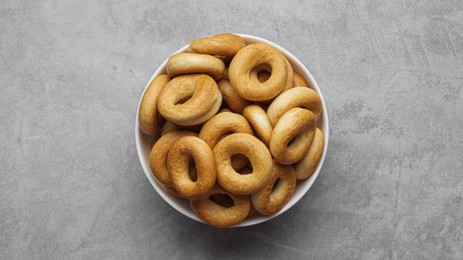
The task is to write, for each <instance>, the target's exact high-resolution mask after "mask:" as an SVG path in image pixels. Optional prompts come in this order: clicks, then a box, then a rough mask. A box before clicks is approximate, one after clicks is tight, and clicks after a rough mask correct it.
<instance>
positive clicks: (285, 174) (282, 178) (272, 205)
mask: <svg viewBox="0 0 463 260" xmlns="http://www.w3.org/2000/svg"><path fill="white" fill-rule="evenodd" d="M277 181H278V182H277ZM295 189H296V172H295V171H294V167H293V166H292V165H282V164H279V163H277V162H275V161H274V162H273V167H272V176H271V177H270V180H269V181H268V182H267V184H266V185H265V186H264V188H262V189H261V190H260V191H258V192H256V193H254V194H252V195H251V202H252V205H253V206H254V207H255V208H256V210H257V211H259V212H260V213H262V214H263V215H272V214H274V213H276V212H277V211H279V210H280V209H282V208H283V207H284V206H285V205H286V203H288V201H289V200H290V199H291V197H292V196H293V194H294V190H295Z"/></svg>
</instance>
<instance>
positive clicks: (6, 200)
mask: <svg viewBox="0 0 463 260" xmlns="http://www.w3.org/2000/svg"><path fill="white" fill-rule="evenodd" d="M219 32H239V33H246V34H253V35H256V36H260V37H263V38H267V39H269V40H271V41H274V42H276V43H278V44H280V45H282V46H283V47H285V48H286V49H288V50H289V51H290V52H292V53H293V54H295V55H296V56H297V57H299V59H300V60H301V61H302V62H303V63H304V64H305V65H306V66H307V67H308V68H309V69H310V70H311V72H312V73H313V75H314V77H315V78H316V80H317V81H318V83H319V85H320V88H321V90H322V92H323V94H324V97H325V99H326V103H327V105H328V111H329V116H330V120H331V121H330V126H331V132H330V145H329V149H328V154H327V158H326V161H325V165H324V167H323V169H322V171H321V173H320V175H319V178H318V179H317V181H316V182H315V184H314V186H313V187H312V189H311V190H310V191H309V192H308V194H307V195H306V196H305V197H304V198H303V199H302V200H301V201H300V203H298V204H297V205H296V206H295V207H294V208H292V209H291V210H290V211H289V212H287V213H285V214H283V215H281V216H279V217H277V218H275V219H274V220H272V221H270V222H267V223H264V224H261V225H257V226H253V227H248V228H240V229H216V228H212V227H208V226H206V225H203V224H200V223H197V222H194V221H192V220H190V219H188V218H186V217H184V216H183V215H181V214H180V213H178V212H177V211H175V210H174V209H172V208H171V207H170V206H169V205H168V204H167V203H165V202H164V201H163V200H162V199H161V197H160V196H158V195H157V193H156V192H155V190H154V189H153V188H152V187H151V185H150V183H149V182H148V181H147V179H146V177H145V175H144V173H143V170H142V168H141V166H140V163H139V161H138V157H137V153H136V149H135V138H134V122H135V114H136V108H137V105H138V101H139V98H140V96H141V94H142V92H143V89H144V87H145V85H146V83H147V81H148V80H149V78H150V77H151V75H152V73H153V72H154V70H155V68H156V67H157V66H158V65H160V63H161V62H162V61H163V60H164V59H166V58H167V57H168V56H169V54H170V53H172V52H173V51H175V50H177V49H178V48H180V47H181V46H183V45H185V44H186V43H188V42H189V41H191V40H193V39H195V38H198V37H201V36H205V35H210V34H215V33H219ZM0 42H1V45H0V147H1V149H0V258H1V259H462V258H463V163H462V158H463V97H462V87H463V2H462V1H459V0H447V1H434V0H429V1H428V0H423V1H417V0H393V1H382V0H374V1H371V0H361V1H354V0H331V1H321V0H320V1H279V2H277V1H274V2H272V3H270V2H268V1H245V0H242V1H227V2H225V1H215V0H209V1H147V0H144V1H18V0H2V2H1V5H0Z"/></svg>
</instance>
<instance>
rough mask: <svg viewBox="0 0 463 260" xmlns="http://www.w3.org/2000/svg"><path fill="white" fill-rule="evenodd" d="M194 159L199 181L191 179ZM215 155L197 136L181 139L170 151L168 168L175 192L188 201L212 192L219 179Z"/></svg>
mask: <svg viewBox="0 0 463 260" xmlns="http://www.w3.org/2000/svg"><path fill="white" fill-rule="evenodd" d="M191 157H193V159H194V162H195V165H196V170H197V172H196V173H197V179H196V180H195V181H193V180H192V179H191V177H190V159H191ZM214 163H215V160H214V154H213V152H212V150H211V148H210V147H209V145H207V144H206V143H205V142H204V141H203V140H201V139H199V138H198V137H195V136H184V137H182V138H179V139H178V140H177V141H175V143H174V144H173V145H172V147H171V148H170V150H169V154H168V156H167V168H168V169H169V173H170V175H171V176H172V182H173V184H174V187H175V190H176V191H177V192H178V193H179V194H180V195H182V197H184V198H187V199H200V198H203V197H205V196H206V195H207V194H208V193H209V192H211V191H212V189H213V188H214V185H215V180H216V177H217V171H216V169H215V167H211V165H214Z"/></svg>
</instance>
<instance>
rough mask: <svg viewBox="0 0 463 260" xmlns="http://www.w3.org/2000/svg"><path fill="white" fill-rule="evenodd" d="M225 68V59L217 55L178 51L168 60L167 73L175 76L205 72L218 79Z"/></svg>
mask: <svg viewBox="0 0 463 260" xmlns="http://www.w3.org/2000/svg"><path fill="white" fill-rule="evenodd" d="M224 69H225V64H224V63H223V61H222V60H221V59H219V58H217V57H214V56H212V55H207V54H197V53H176V54H174V55H172V56H170V58H169V59H168V60H167V64H166V71H167V74H168V75H169V76H170V77H171V78H173V77H175V76H178V75H182V74H196V73H205V74H208V75H209V76H211V77H212V78H214V79H215V80H218V79H220V78H222V76H223V72H224Z"/></svg>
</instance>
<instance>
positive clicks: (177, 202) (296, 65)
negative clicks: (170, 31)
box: [135, 34, 329, 227]
mask: <svg viewBox="0 0 463 260" xmlns="http://www.w3.org/2000/svg"><path fill="white" fill-rule="evenodd" d="M238 35H240V36H241V37H243V38H244V39H245V40H246V44H251V43H258V42H263V43H267V44H269V45H272V46H274V47H275V48H277V49H279V50H280V51H281V52H282V53H283V54H284V55H285V56H286V58H288V60H289V61H290V62H291V65H292V66H293V69H294V71H296V72H297V73H299V74H300V75H301V76H302V77H304V78H305V80H306V81H307V82H309V85H312V86H313V88H314V90H315V91H316V92H317V93H318V95H320V98H321V100H322V107H323V110H322V114H321V116H320V119H319V120H318V127H319V128H320V129H321V130H322V131H323V133H324V135H325V143H324V151H323V155H322V157H321V159H320V163H319V165H318V167H317V169H316V170H315V172H314V173H313V174H312V176H310V178H308V179H307V180H305V181H302V182H298V184H297V186H296V191H295V192H294V195H293V197H292V198H291V200H290V201H289V202H288V204H286V205H285V206H284V207H283V208H282V209H281V210H280V211H279V212H277V213H275V214H273V215H271V216H263V215H260V214H256V215H255V216H253V217H251V218H248V219H246V220H244V221H243V222H242V223H240V224H238V225H236V226H234V227H245V226H250V225H255V224H259V223H262V222H265V221H267V220H270V219H272V218H274V217H276V216H278V215H280V214H281V213H283V212H285V211H287V210H288V209H290V208H291V207H292V206H293V205H294V204H296V203H297V202H298V201H299V200H300V199H301V198H302V197H303V196H304V194H306V193H307V191H308V190H309V189H310V187H311V186H312V184H313V183H314V181H315V179H316V178H317V176H318V174H319V173H320V169H321V168H322V165H323V161H324V160H325V155H326V151H327V149H328V137H329V124H328V114H327V110H326V105H325V101H324V99H323V95H322V93H321V91H320V89H319V87H318V85H317V83H316V82H315V80H314V78H313V77H312V75H311V74H310V72H309V70H307V68H306V67H305V66H304V65H303V64H302V63H301V62H300V61H299V60H298V59H297V58H296V57H294V55H292V54H291V53H289V52H288V51H287V50H285V49H284V48H282V47H281V46H279V45H277V44H275V43H273V42H270V41H268V40H265V39H262V38H259V37H256V36H252V35H246V34H238ZM187 48H188V45H186V46H184V47H183V48H181V49H180V50H178V51H177V52H185V51H186V50H187ZM166 63H167V60H165V61H164V62H163V63H162V64H161V65H160V66H159V68H158V69H157V70H156V71H155V72H154V74H153V76H151V79H150V80H149V81H148V83H147V85H146V87H145V91H146V88H147V87H148V84H149V82H151V81H152V80H153V79H154V78H155V77H157V76H159V75H161V74H165V73H166V70H165V67H166ZM143 93H144V92H143ZM140 101H141V97H140ZM138 107H140V104H139V105H138ZM138 110H139V109H137V116H136V117H135V118H136V122H135V141H136V145H137V152H138V157H139V158H140V162H141V165H142V167H143V170H144V171H145V174H146V177H147V178H148V180H149V181H150V182H151V184H152V185H153V187H154V189H155V190H156V191H157V192H158V193H159V195H160V196H161V197H162V198H163V199H164V200H165V201H166V202H167V203H169V204H170V205H171V206H172V207H173V208H175V209H176V210H177V211H179V212H180V213H182V214H184V215H185V216H187V217H189V218H191V219H194V220H196V221H199V222H203V221H202V220H201V219H199V218H198V217H197V216H196V215H195V214H194V213H193V211H192V210H191V208H190V203H189V202H188V201H187V200H182V199H179V198H176V197H174V196H172V195H170V194H169V193H168V192H167V191H166V190H165V189H164V188H163V186H162V185H161V184H160V183H159V182H158V181H157V180H156V179H155V178H154V177H153V174H152V172H151V169H150V166H149V154H150V149H151V144H152V136H147V135H145V134H144V133H143V132H141V131H140V128H139V122H138ZM203 223H204V222H203Z"/></svg>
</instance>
